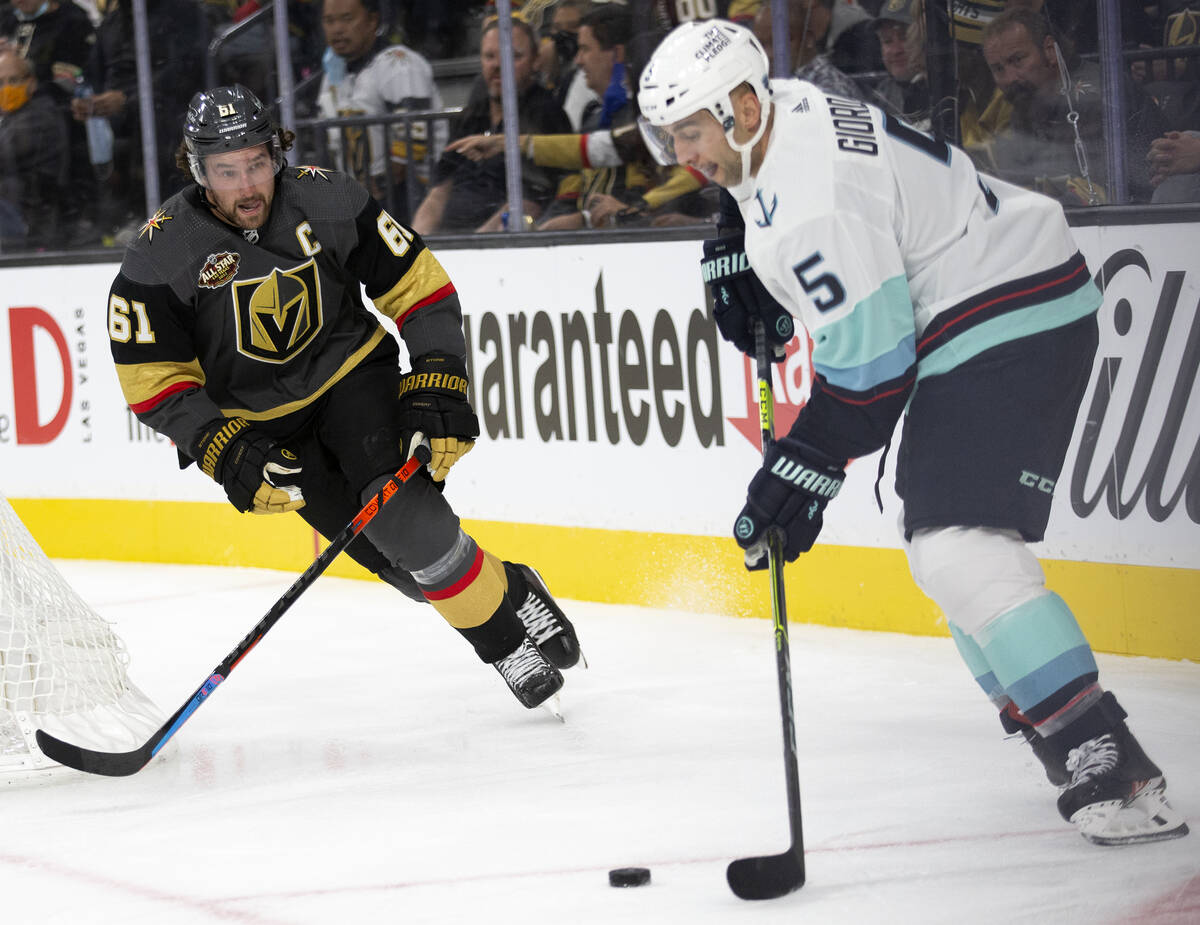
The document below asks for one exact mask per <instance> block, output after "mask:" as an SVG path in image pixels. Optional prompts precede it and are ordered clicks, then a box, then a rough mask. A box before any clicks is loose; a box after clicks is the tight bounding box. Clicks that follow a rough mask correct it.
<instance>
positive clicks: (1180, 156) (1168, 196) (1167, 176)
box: [1146, 131, 1200, 202]
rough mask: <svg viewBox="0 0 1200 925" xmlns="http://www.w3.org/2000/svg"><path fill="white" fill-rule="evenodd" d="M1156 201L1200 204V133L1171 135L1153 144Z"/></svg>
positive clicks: (1151, 156) (1151, 161)
mask: <svg viewBox="0 0 1200 925" xmlns="http://www.w3.org/2000/svg"><path fill="white" fill-rule="evenodd" d="M1146 160H1147V161H1148V162H1149V164H1150V183H1151V185H1152V186H1153V187H1154V195H1153V197H1152V199H1151V201H1152V202H1200V132H1195V131H1188V132H1167V133H1166V134H1165V135H1163V136H1162V137H1161V138H1156V139H1154V141H1153V142H1152V143H1151V144H1150V152H1149V153H1148V154H1147V155H1146Z"/></svg>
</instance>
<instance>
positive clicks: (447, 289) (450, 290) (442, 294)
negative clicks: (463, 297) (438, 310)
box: [396, 283, 455, 331]
mask: <svg viewBox="0 0 1200 925" xmlns="http://www.w3.org/2000/svg"><path fill="white" fill-rule="evenodd" d="M454 292H455V289H454V283H446V285H444V286H443V287H442V288H441V289H439V290H437V292H434V293H433V294H431V295H427V296H425V298H423V299H422V300H421V301H420V302H417V303H416V304H414V305H413V306H412V307H411V308H409V310H408V311H406V312H404V314H402V315H401V316H400V317H399V318H397V319H396V330H397V331H399V330H400V329H401V328H402V327H404V322H406V321H407V320H408V319H409V316H411V315H412V313H413V312H415V311H418V310H419V309H422V308H424V307H425V306H426V305H432V304H433V303H434V302H440V301H442V299H444V298H446V297H448V296H451V295H453V294H454Z"/></svg>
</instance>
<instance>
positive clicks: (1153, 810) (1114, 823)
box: [1058, 693, 1188, 845]
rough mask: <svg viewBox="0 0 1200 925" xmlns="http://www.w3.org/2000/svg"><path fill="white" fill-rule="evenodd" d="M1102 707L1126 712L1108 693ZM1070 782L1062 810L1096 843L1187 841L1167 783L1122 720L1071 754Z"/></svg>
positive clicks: (1061, 799)
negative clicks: (1169, 801)
mask: <svg viewBox="0 0 1200 925" xmlns="http://www.w3.org/2000/svg"><path fill="white" fill-rule="evenodd" d="M1104 700H1105V701H1107V702H1102V704H1101V707H1102V708H1103V707H1108V708H1110V709H1111V708H1115V709H1116V710H1117V711H1119V716H1120V717H1121V718H1123V717H1124V715H1125V711H1124V710H1121V708H1120V706H1119V705H1117V702H1116V700H1115V698H1113V697H1112V694H1110V693H1106V694H1105V695H1104ZM1067 770H1069V771H1070V772H1071V780H1070V783H1068V784H1067V787H1066V789H1064V790H1063V792H1062V793H1061V794H1060V795H1059V798H1058V811H1059V812H1060V813H1061V814H1062V817H1063V818H1064V819H1066V820H1067V821H1068V822H1070V823H1072V824H1074V825H1075V827H1076V828H1077V829H1078V830H1079V834H1080V835H1082V836H1083V837H1084V838H1086V839H1087V840H1088V841H1090V842H1092V843H1093V844H1096V845H1133V844H1138V843H1140V842H1151V841H1162V840H1164V839H1168V838H1182V837H1183V836H1184V835H1187V834H1188V827H1187V823H1186V822H1184V820H1183V817H1182V816H1181V815H1180V814H1179V813H1177V812H1176V811H1175V810H1174V809H1172V808H1171V805H1170V804H1169V803H1168V802H1167V798H1166V789H1167V782H1166V780H1165V779H1164V778H1163V774H1162V771H1160V770H1159V768H1158V765H1156V764H1155V763H1154V762H1153V761H1151V760H1150V759H1149V758H1148V757H1147V756H1146V753H1145V752H1144V751H1142V747H1141V745H1139V744H1138V741H1137V739H1135V738H1134V737H1133V733H1131V732H1130V731H1129V727H1128V726H1126V725H1125V723H1124V722H1122V721H1121V719H1115V721H1114V722H1112V725H1111V727H1110V730H1109V731H1108V732H1106V733H1103V734H1101V735H1098V736H1094V737H1093V738H1090V739H1088V740H1086V741H1084V742H1082V743H1080V744H1079V745H1078V746H1076V747H1075V748H1072V749H1070V751H1069V752H1068V754H1067Z"/></svg>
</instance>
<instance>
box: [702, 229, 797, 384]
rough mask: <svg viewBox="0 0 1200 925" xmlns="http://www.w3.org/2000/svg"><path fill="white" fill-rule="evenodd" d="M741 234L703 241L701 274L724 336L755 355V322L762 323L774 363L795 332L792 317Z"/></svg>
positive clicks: (742, 349) (741, 348) (743, 350)
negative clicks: (758, 270)
mask: <svg viewBox="0 0 1200 925" xmlns="http://www.w3.org/2000/svg"><path fill="white" fill-rule="evenodd" d="M742 240H743V235H742V234H741V233H738V234H733V235H725V236H724V237H720V238H713V239H712V240H709V241H705V242H704V259H703V260H702V261H700V271H701V274H702V275H703V276H704V282H705V283H706V284H707V285H708V288H709V289H710V290H711V291H712V296H713V318H714V320H715V321H716V322H717V328H718V330H720V332H721V336H722V337H724V338H725V339H726V340H727V341H730V342H732V343H733V345H734V346H735V347H737V348H738V349H739V350H741V351H742V353H745V354H747V355H748V356H751V357H753V356H754V323H755V322H756V321H761V322H762V325H763V331H764V332H765V333H766V335H767V344H768V345H769V346H770V347H771V349H772V350H773V351H774V353H775V362H777V363H778V362H779V361H780V360H782V359H783V358H784V356H785V353H784V347H785V346H786V344H787V342H788V341H790V340H791V339H792V337H793V336H794V335H795V333H796V327H795V324H794V323H793V322H792V316H791V314H790V313H789V312H788V310H787V309H786V308H784V307H783V306H782V305H780V304H779V303H778V302H776V301H775V299H774V297H773V296H772V295H771V294H770V293H769V292H767V289H766V287H765V286H764V285H763V284H762V280H760V279H759V278H758V277H757V276H755V275H754V271H753V270H751V269H750V264H749V262H748V261H747V260H746V249H745V247H744V245H743V243H742Z"/></svg>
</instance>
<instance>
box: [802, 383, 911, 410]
mask: <svg viewBox="0 0 1200 925" xmlns="http://www.w3.org/2000/svg"><path fill="white" fill-rule="evenodd" d="M822 384H823V386H824V388H822V389H821V391H822V392H824V393H825V394H826V395H828V396H829V397H830V398H832V399H834V400H835V401H840V402H842V403H843V404H846V405H870V404H874V403H875V402H877V401H880V400H881V399H884V398H893V397H895V396H897V395H902V394H903V393H904V392H907V391H908V388H909V386H911V385H912V384H913V377H911V376H910V377H909V378H908V379H905V380H904V381H903V382H902V383H900V384H899V385H898V386H896V387H895V388H894V389H889V390H888V391H886V392H880V393H879V394H878V395H871V396H869V397H868V398H850V397H849V396H848V395H842V394H840V393H839V392H838V391H836V390H835V389H834V388H833V387H832V386H831V385H829V383H827V382H826V383H822Z"/></svg>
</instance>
